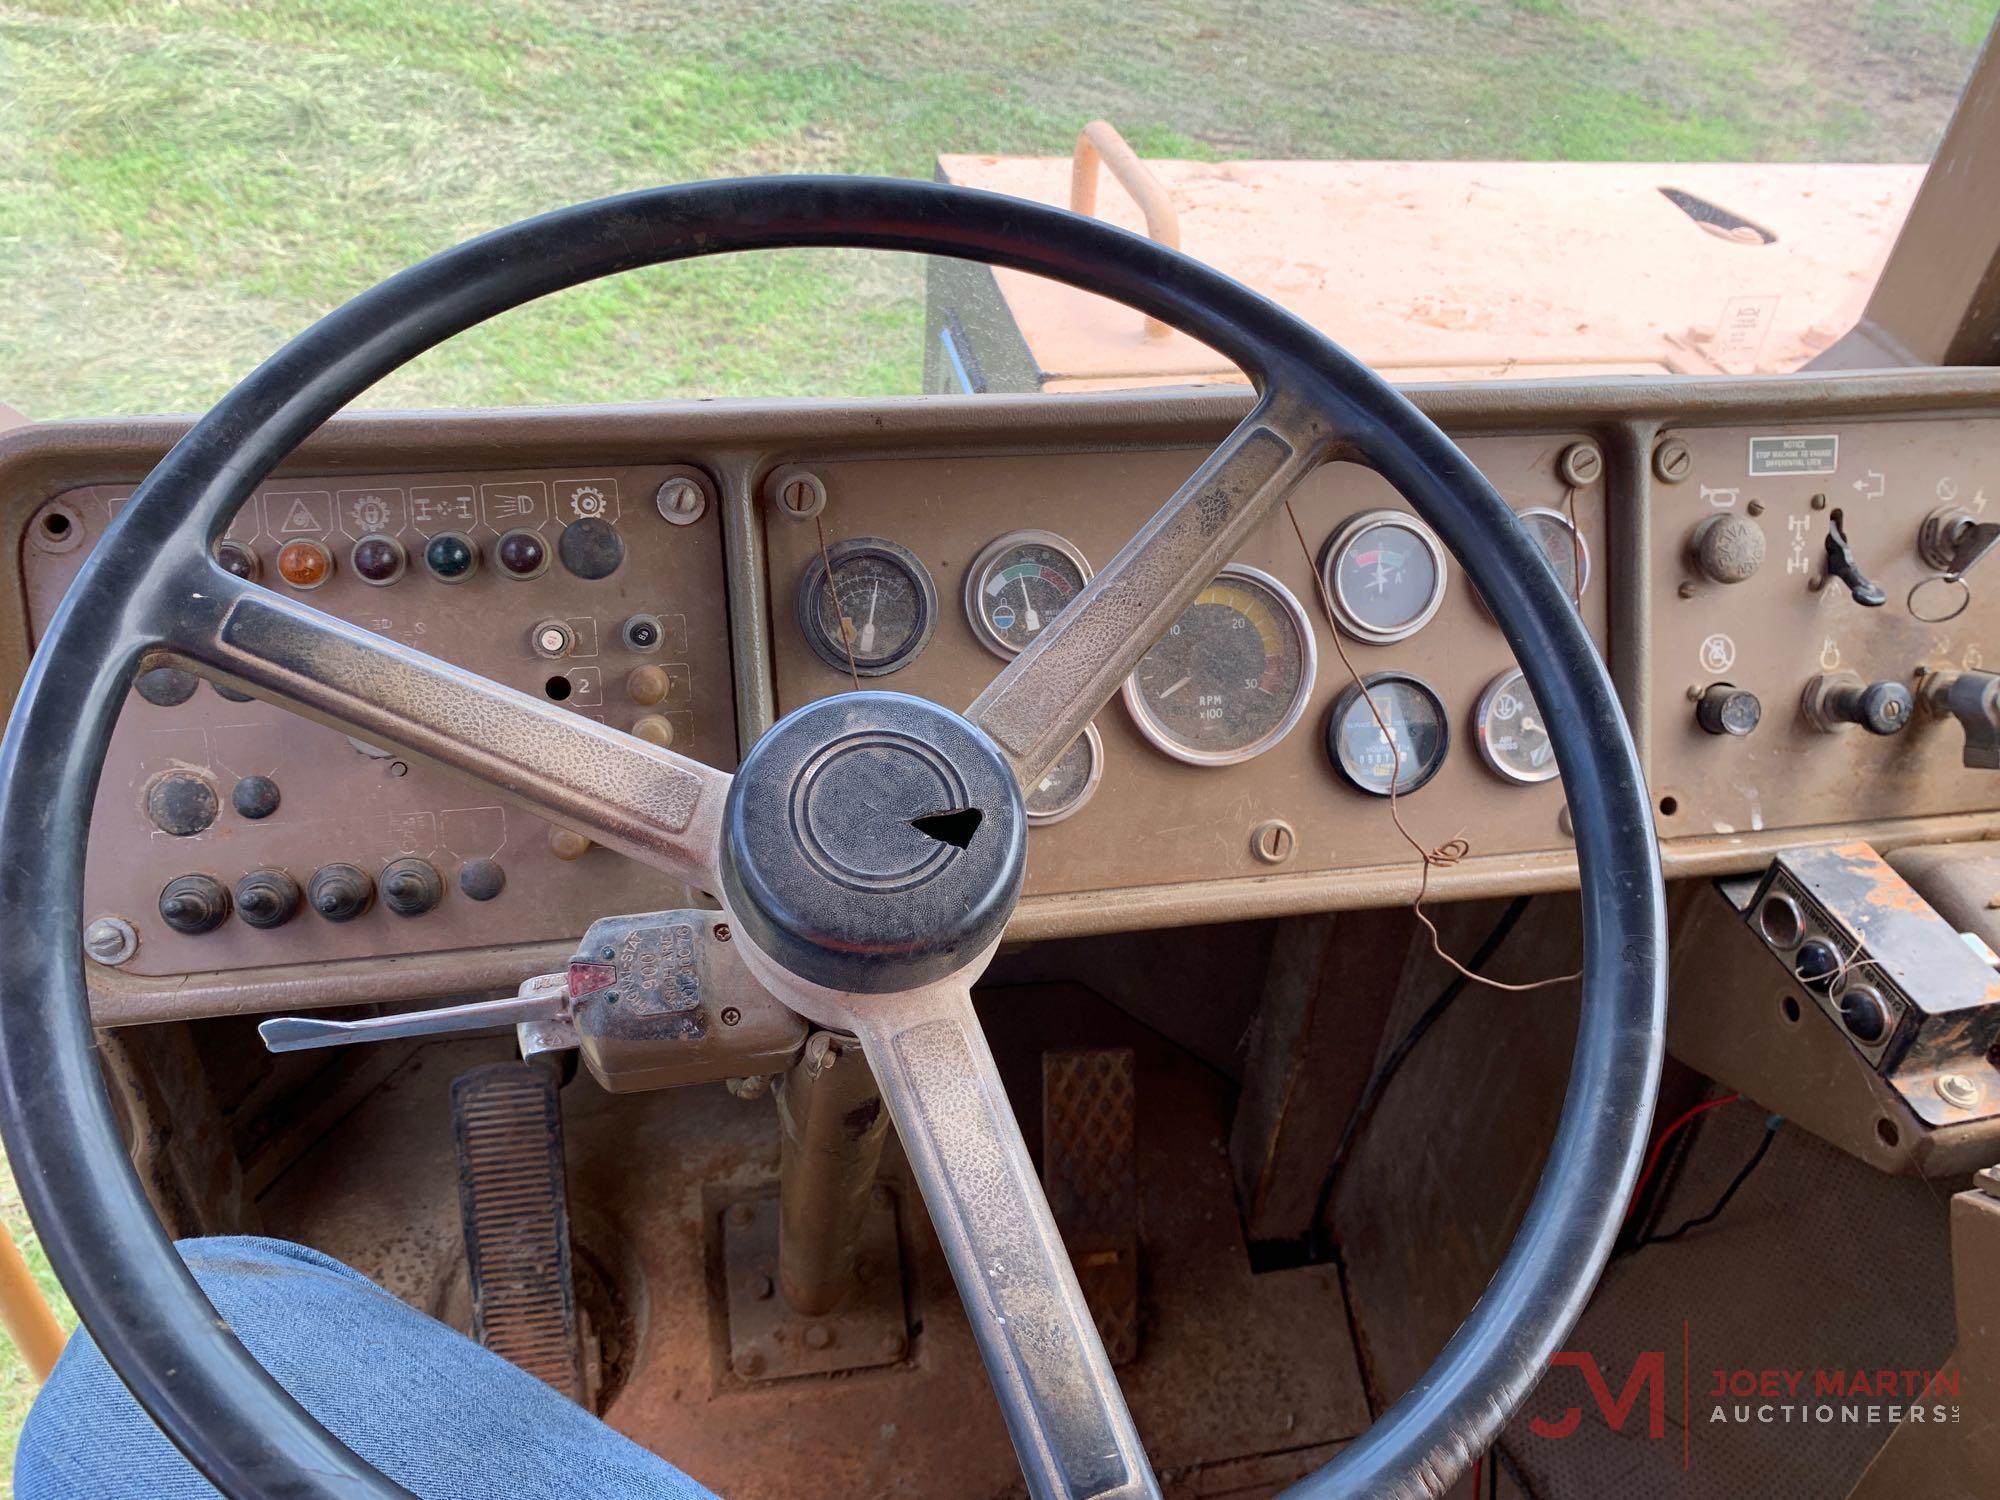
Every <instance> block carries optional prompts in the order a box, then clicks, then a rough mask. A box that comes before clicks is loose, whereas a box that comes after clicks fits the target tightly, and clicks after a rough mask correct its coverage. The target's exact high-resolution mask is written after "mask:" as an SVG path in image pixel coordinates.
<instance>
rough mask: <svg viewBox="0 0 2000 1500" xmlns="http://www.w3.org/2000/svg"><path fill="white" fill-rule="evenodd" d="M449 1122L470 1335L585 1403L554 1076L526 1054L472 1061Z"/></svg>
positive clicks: (457, 1085) (458, 1081) (457, 1083)
mask: <svg viewBox="0 0 2000 1500" xmlns="http://www.w3.org/2000/svg"><path fill="white" fill-rule="evenodd" d="M451 1120H452V1132H453V1135H454V1136H455V1137H456V1139H457V1144H458V1201H459V1209H460V1212H461V1214H462V1215H463V1220H464V1225H465V1258H466V1264H467V1266H468V1267H469V1268H470V1271H471V1278H472V1330H473V1337H475V1338H476V1339H478V1341H479V1342H480V1343H481V1344H482V1345H484V1346H485V1347H486V1348H488V1349H491V1350H492V1351H493V1352H494V1353H495V1354H498V1355H499V1356H500V1357H501V1358H503V1359H505V1360H507V1361H508V1362H509V1363H510V1364H514V1365H518V1366H519V1367H520V1368H522V1369H523V1370H526V1371H527V1372H528V1373H529V1374H530V1375H533V1376H535V1377H536V1378H537V1379H539V1380H542V1381H544V1382H546V1383H547V1384H549V1385H551V1386H553V1387H554V1388H555V1389H556V1390H558V1391H561V1392H562V1393H563V1394H564V1395H565V1396H567V1397H569V1398H570V1399H571V1400H572V1401H575V1402H577V1403H578V1404H580V1405H581V1404H584V1402H585V1397H586V1396H587V1394H588V1388H587V1386H586V1383H585V1379H584V1375H585V1372H584V1360H583V1339H582V1331H581V1328H580V1325H579V1322H578V1318H577V1308H576V1289H575V1287H576V1284H575V1280H574V1278H573V1277H572V1276H571V1274H570V1245H569V1204H568V1198H567V1195H566V1192H565V1187H564V1181H563V1137H562V1111H561V1108H560V1106H559V1104H558V1102H557V1098H556V1083H555V1078H554V1077H553V1075H552V1074H551V1073H550V1071H549V1070H548V1069H547V1068H542V1067H537V1066H535V1065H533V1064H531V1063H524V1062H509V1063H494V1064H492V1065H490V1066H487V1067H481V1068H473V1069H471V1070H469V1071H467V1072H464V1073H461V1074H459V1076H458V1077H457V1078H455V1079H453V1080H452V1085H451Z"/></svg>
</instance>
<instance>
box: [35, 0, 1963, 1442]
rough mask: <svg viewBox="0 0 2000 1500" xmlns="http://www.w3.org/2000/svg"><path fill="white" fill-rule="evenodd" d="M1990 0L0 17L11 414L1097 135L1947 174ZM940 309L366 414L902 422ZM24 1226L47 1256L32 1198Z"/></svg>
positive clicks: (214, 369) (823, 315) (663, 282)
mask: <svg viewBox="0 0 2000 1500" xmlns="http://www.w3.org/2000/svg"><path fill="white" fill-rule="evenodd" d="M1996 6H2000V0H1776V3H1774V4H1771V5H1767V6H1763V7H1753V6H1751V5H1748V4H1746V3H1743V0H1661V3H1659V4H1654V5H1644V6H1635V5H1631V4H1629V3H1628V0H1256V3H1248V0H1245V3H1239V4H1236V5H1233V6H1230V7H1228V9H1227V11H1222V10H1220V8H1219V7H1215V6H1207V7H1205V6H1203V5H1201V4H1199V3H1197V0H1069V3H1066V4H1058V3H1054V0H1000V3H991V0H987V3H963V4H961V3H955V0H872V3H871V0H838V3H836V0H789V3H784V4H777V3H769V0H765V3H758V0H496V3H491V4H475V3H471V0H424V3H422V4H411V3H409V0H306V3H288V4H285V5H262V4H257V3H254V0H25V3H10V0H0V275H4V283H0V284H4V288H5V292H6V297H7V305H6V312H5V314H4V316H0V400H6V401H9V402H11V403H12V404H15V405H17V406H19V407H21V408H22V409H24V410H26V411H28V412H30V413H32V414H34V415H37V416H44V417H61V416H78V415H87V414H99V413H129V412H141V411H187V410H193V409H198V408H201V407H203V406H206V405H207V404H209V403H210V402H212V401H213V400H214V399H215V398H216V397H218V396H219V395H221V394H222V393H223V391H225V390H226V389H228V387H229V386H230V385H231V384H232V383H233V382H234V381H235V380H236V379H237V378H238V377H239V376H241V375H242V374H243V373H244V372H245V371H247V370H248V369H249V368H250V367H251V366H252V365H254V364H255V363H256V362H257V361H258V360H259V359H261V358H262V357H263V356H264V355H265V354H268V353H269V352H270V351H271V350H272V349H273V348H275V347H276V346H277V344H279V343H280V342H281V341H282V340H283V339H285V338H286V337H288V336H289V335H291V334H292V333H294V332H296V331H297V330H298V329H300V328H302V327H303V326H305V325H306V324H307V323H308V322H310V321H311V320H312V319H313V318H315V317H317V316H318V315H319V314H321V313H323V312H325V311H326V310H328V309H329V308H331V307H333V306H335V305H336V304H338V303H339V302H340V301H341V300H343V299H344V298H346V297H348V296H350V295H352V294H353V293H355V292H358V291H360V290H362V289H364V288H365V287H367V286H369V285H371V284H372V283H373V282H375V281H377V280H379V279H381V278H382V277H384V276H386V275H388V274H390V273H392V272H394V271H396V270H398V269H400V268H401V267H402V266H404V265H407V264H409V263H410V262H412V261H415V260H419V259H421V258H422V257H424V256H426V255H428V254H431V253H432V252H434V251H436V250H439V249H442V248H443V247H445V246H447V245H450V244H452V243H454V242H455V241H457V240H460V239H463V238H465V237H466V236H468V235H472V234H475V233H478V232H479V231H481V230H484V229H487V228H491V227H493V226H495V225H498V224H504V223H506V222H509V221H510V220H513V219H516V218H520V217H523V216H526V215H529V214H533V213H537V212H540V211H543V210H546V209H549V208H553V207H556V206H558V205H561V204H564V203H568V202H572V201H575V200H577V199H581V198H588V197H594V196H597V195H599V194H604V193H612V192H619V191H623V190H627V189H631V188H636V187H642V186H646V185H649V184H654V183H659V182H668V181H676V180H685V179H690V178H697V177H705V176H717V175H725V174H732V173H761V172H774V171H839V172H880V173H891V174H896V175H902V176H912V177H928V176H929V175H930V173H931V169H932V163H933V161H934V159H935V157H936V156H937V155H938V154H939V153H940V152H947V151H985V152H1035V153H1043V154H1066V153H1067V152H1068V150H1069V148H1070V145H1071V143H1072V142H1073V140H1074V138H1075V135H1076V131H1077V128H1078V127H1079V126H1080V125H1081V124H1082V123H1083V122H1084V121H1086V120H1088V119H1091V118H1094V117H1096V116H1099V115H1102V116H1106V117H1108V118H1110V119H1112V120H1113V121H1115V122H1116V123H1117V124H1118V125H1119V126H1120V127H1121V128H1122V129H1123V130H1124V131H1125V133H1126V134H1127V136H1128V137H1129V138H1130V139H1131V140H1132V142H1133V143H1134V145H1135V146H1137V147H1138V148H1139V150H1140V151H1141V152H1142V153H1144V154H1149V155H1155V156H1181V157H1194V158H1222V157H1242V156H1262V157H1289V156H1297V157H1330V158H1341V157H1387V158H1435V157H1451V158H1463V159H1534V160H1659V159H1668V160H1819V161H1827V160H1848V161H1912V160H1925V159H1928V157H1929V156H1930V154H1931V151H1932V149H1933V146H1934V144H1935V141H1936V137H1937V134H1938V132H1939V130H1940V129H1941V128H1942V127H1943V124H1944V122H1945V120H1946V118H1947V117H1948V115H1949V114H1950V110H1951V106H1952V103H1953V101H1954V99H1955V98H1956V95H1957V90H1958V87H1959V85H1960V83H1961V81H1962V80H1963V78H1964V76H1965V73H1966V70H1967V68H1968V67H1969V66H1970V63H1971V59H1972V56H1973V54H1974V52H1975V51H1976V50H1977V48H1978V46H1979V44H1980V42H1981V40H1982V39H1983V38H1984V36H1985V35H1986V33H1987V31H1988V29H1989V28H1990V27H1991V26H1992V24H1993V19H1994V14H1995V10H1996ZM922 296H923V292H922V275H921V268H920V267H919V266H917V265H916V264H915V263H914V262H913V261H910V260H907V259H897V258H892V257H880V256H877V257H863V256H857V255H847V254H840V253H834V252H814V253H800V254H793V255H771V256H763V257H756V258H752V259H747V260H746V259H730V260H716V261H707V262H698V263H694V264H691V265H685V266H677V267H668V268H662V269H658V270H654V271H649V272H641V273H637V274H634V275H629V276H625V277H622V278H620V279H618V280H616V281H614V282H607V283H600V284H598V285H594V286H590V287H585V288H581V289H579V290H576V291H573V292H569V293H565V294H563V295H561V296H558V297H554V298H550V299H548V300H547V301H545V302H542V303H539V304H536V305H534V306H531V307H527V308H523V309H520V310H519V311H517V312H515V313H512V314H510V315H509V316H507V317H505V318H501V319H498V320H496V321H495V322H493V323H492V324H489V325H487V326H486V327H484V328H482V329H479V330H477V331H475V332H474V333H472V334H470V335H468V336H466V337H464V338H461V339H458V340H456V341H454V342H453V343H451V344H449V345H447V346H446V347H445V348H443V349H441V350H438V351H436V352H434V353H432V354H429V355H427V356H425V357H424V358H422V359H420V360H418V361H417V362H416V363H415V364H413V365H412V366H410V367H409V368H408V369H406V370H404V371H403V372H401V373H399V374H398V375H397V376H396V377H395V378H393V379H392V380H390V381H389V382H387V383H385V384H384V385H383V386H381V387H380V388H378V389H377V390H376V391H374V392H372V393H371V395H370V397H369V400H370V403H371V404H378V405H434V406H446V405H469V404H479V405H503V404H510V403H526V402H565V401H616V400H642V399H651V398H657V397H661V396H673V395H739V394H741V395H750V394H763V395H872V394H889V393H898V392H908V391H914V390H915V389H916V388H917V385H918V381H919V377H920V373H921V350H920V344H921V337H920V335H921V330H922V318H923V306H922ZM0 1217H4V1218H5V1220H6V1222H7V1224H8V1226H9V1227H10V1228H11V1229H12V1230H13V1232H14V1233H15V1235H16V1236H17V1237H26V1238H24V1241H23V1242H24V1245H29V1244H31V1240H32V1236H31V1234H30V1232H29V1229H28V1226H27V1223H26V1219H25V1216H24V1215H23V1214H22V1212H21V1209H20V1202H19V1198H18V1196H17V1195H15V1194H14V1191H13V1184H12V1182H11V1180H8V1181H6V1182H5V1183H4V1191H3V1192H0ZM30 1253H31V1255H34V1256H36V1257H39V1254H40V1252H39V1249H38V1248H31V1250H30ZM38 1266H39V1269H40V1270H41V1272H42V1274H43V1276H44V1278H45V1284H47V1285H49V1286H50V1287H51V1288H52V1289H53V1285H54V1284H53V1280H52V1279H48V1278H47V1268H46V1264H45V1263H42V1262H39V1261H38ZM0 1382H4V1386H3V1387H0V1391H3V1392H4V1393H3V1394H0V1400H4V1401H5V1403H6V1407H5V1410H4V1411H0V1442H4V1443H5V1444H6V1445H7V1447H6V1450H5V1451H4V1452H0V1472H4V1471H5V1468H6V1467H8V1466H10V1462H11V1459H10V1455H11V1445H12V1434H13V1433H14V1431H15V1429H16V1427H17V1426H18V1419H19V1416H20V1413H21V1412H22V1411H24V1410H25V1406H26V1402H27V1400H28V1399H29V1398H30V1396H31V1389H30V1386H29V1382H28V1380H27V1377H26V1374H25V1372H24V1371H23V1370H22V1369H21V1367H20V1366H19V1364H18V1362H15V1361H12V1360H9V1359H6V1358H4V1357H0Z"/></svg>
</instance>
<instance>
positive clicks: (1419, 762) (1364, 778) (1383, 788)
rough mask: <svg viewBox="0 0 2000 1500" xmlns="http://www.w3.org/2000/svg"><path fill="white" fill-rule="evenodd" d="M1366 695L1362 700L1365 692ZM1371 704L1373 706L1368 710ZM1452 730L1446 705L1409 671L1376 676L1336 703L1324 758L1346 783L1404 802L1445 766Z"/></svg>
mask: <svg viewBox="0 0 2000 1500" xmlns="http://www.w3.org/2000/svg"><path fill="white" fill-rule="evenodd" d="M1363 686H1365V687H1366V688H1367V690H1368V692H1367V696H1366V697H1364V696H1363V695H1362V691H1361V688H1362V687H1363ZM1370 700H1373V702H1374V707H1373V708H1372V709H1371V708H1370V707H1369V702H1370ZM1450 748H1451V730H1450V727H1449V725H1448V724H1447V723H1446V720H1445V712H1444V703H1443V702H1442V701H1441V700H1440V699H1439V698H1438V695H1437V694H1436V693H1434V692H1432V691H1431V688H1430V685H1429V684H1428V683H1426V682H1424V681H1422V680H1421V679H1420V678H1416V677H1412V676H1410V675H1409V673H1407V672H1372V673H1370V674H1369V675H1368V676H1366V677H1364V678H1362V679H1361V686H1354V687H1349V688H1348V689H1347V691H1346V692H1344V693H1342V694H1341V695H1340V697H1339V698H1337V699H1335V700H1334V705H1333V715H1332V717H1331V718H1329V719H1328V720H1327V721H1326V754H1327V758H1328V759H1329V760H1331V761H1332V762H1333V768H1334V769H1335V770H1336V771H1338V772H1340V774H1341V775H1342V776H1344V777H1346V778H1347V780H1348V782H1349V783H1350V784H1351V785H1353V786H1355V787H1356V788H1358V789H1359V790H1361V791H1364V792H1371V793H1373V794H1374V795H1375V796H1377V797H1386V796H1388V795H1389V792H1390V788H1391V784H1392V783H1393V785H1394V789H1395V792H1396V795H1397V796H1399V797H1406V796H1408V795H1409V794H1410V793H1411V792H1414V791H1416V790H1417V789H1418V788H1420V787H1422V786H1423V785H1424V784H1425V783H1426V782H1428V781H1429V780H1430V779H1431V778H1432V777H1433V776H1435V775H1437V773H1438V771H1439V770H1440V769H1441V768H1442V767H1443V765H1444V758H1445V754H1446V752H1447V751H1449V750H1450Z"/></svg>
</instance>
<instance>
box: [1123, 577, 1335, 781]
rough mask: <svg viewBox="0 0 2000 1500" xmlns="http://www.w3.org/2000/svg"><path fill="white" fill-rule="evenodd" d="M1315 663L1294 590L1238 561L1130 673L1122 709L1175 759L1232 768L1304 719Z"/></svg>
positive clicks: (1308, 630) (1315, 655)
mask: <svg viewBox="0 0 2000 1500" xmlns="http://www.w3.org/2000/svg"><path fill="white" fill-rule="evenodd" d="M1318 664H1319V658H1318V652H1317V649H1316V648H1315V646H1314V644H1313V634H1312V626H1311V624H1310V623H1309V622H1308V621H1307V619H1306V613H1305V611H1304V610H1303V609H1301V608H1300V607H1299V601H1298V600H1297V599H1295V598H1293V597H1292V594H1291V591H1290V590H1288V589H1287V588H1286V587H1285V586H1284V585H1283V584H1282V583H1280V582H1278V580H1277V579H1275V578H1273V577H1271V576H1270V575H1269V574H1268V573H1260V572H1258V571H1257V570H1256V569H1255V568H1246V567H1242V566H1239V565H1236V564H1231V565H1230V566H1229V567H1226V568H1224V569H1223V570H1222V571H1221V572H1220V573H1218V574H1216V576H1215V581H1214V582H1213V583H1211V584H1210V585H1209V586H1208V587H1207V588H1205V589H1203V590H1202V591H1201V592H1200V593H1199V594H1197V595H1196V596H1195V601H1194V603H1192V604H1190V605H1189V606H1188V607H1187V610H1186V612H1185V613H1183V614H1182V615H1181V617H1180V619H1178V620H1176V621H1175V622H1174V625H1173V628H1172V629H1171V630H1169V631H1168V632H1167V633H1166V634H1165V635H1164V636H1162V637H1160V639H1159V640H1158V641H1156V642H1155V643H1154V645H1153V649H1152V650H1150V651H1148V652H1147V653H1146V654H1145V655H1144V656H1143V657H1141V658H1140V659H1139V666H1138V670H1137V671H1135V672H1133V674H1132V675H1131V676H1130V677H1128V678H1127V679H1126V680H1125V706H1126V707H1127V708H1129V709H1130V710H1131V712H1132V718H1133V720H1134V722H1136V723H1137V724H1138V726H1139V732H1140V733H1141V734H1143V735H1145V736H1146V738H1147V739H1149V740H1151V741H1152V742H1153V743H1154V744H1155V745H1157V746H1159V747H1160V748H1161V749H1162V750H1164V751H1166V753H1167V754H1169V755H1171V756H1173V757H1174V759H1176V760H1184V761H1187V762H1189V763H1190V764H1192V765H1201V766H1227V765H1234V764H1235V763H1236V762H1238V761H1244V760H1248V759H1250V757H1251V756H1253V755H1261V754H1263V753H1264V752H1265V751H1266V750H1268V749H1270V748H1271V747H1272V746H1273V745H1275V744H1277V743H1278V741H1279V740H1281V739H1283V738H1284V737H1285V735H1286V734H1287V733H1289V732H1290V730H1291V728H1292V726H1293V725H1294V724H1296V723H1298V721H1299V716H1300V715H1301V714H1303V713H1304V712H1305V710H1306V700H1307V699H1308V698H1310V697H1311V696H1312V689H1313V677H1314V674H1315V673H1316V671H1317V670H1318Z"/></svg>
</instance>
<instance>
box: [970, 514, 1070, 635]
mask: <svg viewBox="0 0 2000 1500" xmlns="http://www.w3.org/2000/svg"><path fill="white" fill-rule="evenodd" d="M1089 581H1090V564H1089V563H1087V562H1085V561H1084V560H1083V554H1082V553H1081V552H1079V551H1077V550H1076V548H1075V547H1073V546H1071V545H1070V544H1069V543H1068V542H1067V541H1065V540H1064V539H1063V538H1061V537H1059V536H1057V535H1056V534H1055V533H1054V532H1053V531H1010V532H1008V533H1007V534H1006V535H1005V536H1003V537H996V538H994V540H992V541H991V542H988V543H987V544H986V550H985V551H983V552H981V553H980V554H979V556H978V557H976V558H974V559H973V561H972V566H971V568H969V569H968V570H967V571H966V574H965V614H966V618H967V619H969V620H970V621H971V622H972V629H973V632H974V633H975V634H976V635H978V637H979V639H980V640H981V641H982V642H984V643H985V645H986V647H987V649H988V650H990V651H994V652H997V653H998V654H999V655H1001V656H1017V655H1019V654H1020V653H1021V652H1022V651H1024V650H1026V649H1027V648H1028V647H1029V646H1030V645H1032V644H1033V643H1034V639H1035V637H1036V636H1038V635H1040V634H1041V633H1042V628H1043V627H1044V626H1046V625H1047V624H1048V623H1049V621H1051V620H1053V619H1054V618H1055V617H1056V616H1057V615H1059V614H1061V613H1062V612H1063V610H1064V609H1065V608H1067V607H1068V605H1069V602H1070V600H1072V599H1074V598H1075V597H1076V596H1077V595H1078V594H1080V593H1082V592H1083V586H1084V584H1086V583H1087V582H1089Z"/></svg>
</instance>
